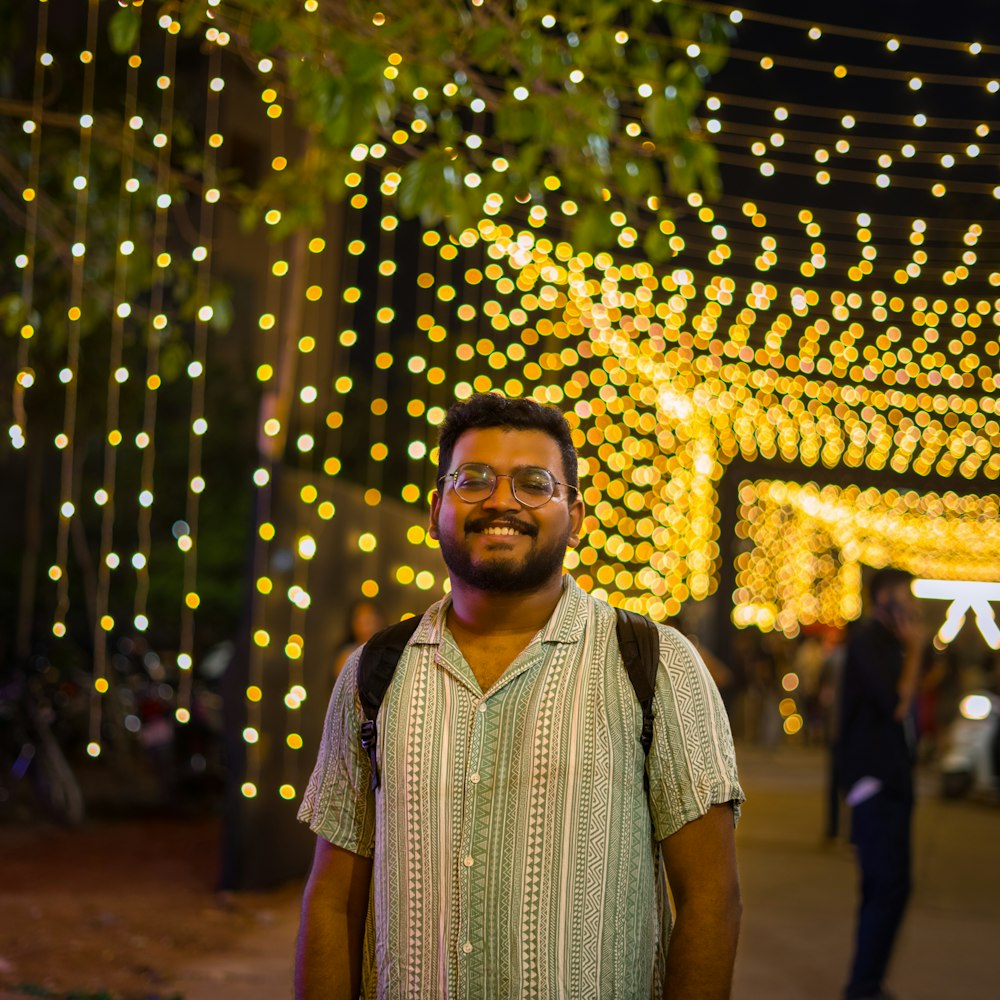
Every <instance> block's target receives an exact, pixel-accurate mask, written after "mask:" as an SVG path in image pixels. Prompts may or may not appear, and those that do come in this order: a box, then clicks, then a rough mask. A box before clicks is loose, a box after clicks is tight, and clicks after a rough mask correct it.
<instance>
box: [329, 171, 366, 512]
mask: <svg viewBox="0 0 1000 1000" xmlns="http://www.w3.org/2000/svg"><path fill="white" fill-rule="evenodd" d="M345 183H346V185H347V187H348V188H356V187H357V186H358V185H359V184H360V183H361V174H359V173H357V172H356V171H352V172H350V173H348V175H347V177H346V178H345ZM342 212H343V214H342V217H341V218H342V225H343V230H344V244H345V248H346V251H347V253H346V256H344V257H343V258H342V261H341V268H340V279H339V284H340V287H341V289H342V291H341V296H340V300H339V301H338V303H337V306H336V317H337V322H336V328H337V330H338V334H337V339H336V341H335V344H334V347H333V354H332V360H331V366H330V368H331V373H332V377H331V380H330V386H331V390H332V391H331V392H330V394H329V405H328V408H327V414H326V421H325V423H326V431H325V433H324V438H323V455H324V456H325V457H324V459H323V471H324V472H325V473H326V475H327V476H329V477H331V478H333V477H335V476H337V475H339V473H340V470H341V467H342V460H341V458H340V454H341V443H342V440H343V429H344V414H345V410H346V398H344V397H346V395H347V393H349V392H350V389H351V379H350V376H349V375H348V374H347V372H349V371H351V369H352V365H351V358H352V357H353V354H354V348H355V347H356V345H357V342H358V334H357V330H356V329H355V327H356V325H357V317H356V314H355V307H354V303H353V302H351V301H349V300H348V297H345V294H346V291H347V289H353V288H356V287H357V282H358V264H359V261H360V260H361V256H362V255H363V254H364V252H365V243H364V240H362V239H361V212H360V211H358V210H357V209H355V208H354V207H353V206H352V205H350V203H348V204H347V205H345V206H344V207H343V210H342ZM327 509H328V508H325V507H322V505H321V508H320V513H321V516H323V514H324V513H325V512H326V511H327ZM330 516H333V515H332V513H331V514H330ZM327 519H329V518H327Z"/></svg>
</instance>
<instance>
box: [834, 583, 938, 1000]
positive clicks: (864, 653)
mask: <svg viewBox="0 0 1000 1000" xmlns="http://www.w3.org/2000/svg"><path fill="white" fill-rule="evenodd" d="M911 582H912V578H911V577H910V574H909V573H906V572H904V571H903V570H898V569H893V568H887V569H881V570H878V571H877V572H876V573H875V574H874V575H873V576H872V579H871V583H870V585H869V595H870V597H871V615H870V617H869V618H868V619H867V620H865V621H864V622H862V623H861V624H860V625H859V626H858V628H857V630H856V631H855V632H854V634H853V635H852V636H851V638H850V639H849V641H848V646H847V657H846V660H845V662H844V672H843V679H842V688H841V706H840V728H839V733H838V740H837V758H838V760H837V764H838V773H839V779H840V783H841V789H842V791H843V793H844V796H845V800H846V802H847V804H848V805H849V806H850V807H851V841H852V842H853V844H854V846H855V848H856V852H857V859H858V864H859V866H860V869H861V903H860V906H859V908H858V922H857V931H856V939H855V948H854V959H853V962H852V964H851V973H850V978H849V980H848V983H847V987H846V989H845V991H844V997H845V1000H859V998H862V997H874V998H882V1000H887V998H888V994H887V993H885V992H884V991H883V989H882V980H883V978H884V977H885V972H886V968H887V966H888V964H889V958H890V955H891V954H892V947H893V944H894V942H895V940H896V934H897V932H898V930H899V927H900V924H901V923H902V920H903V913H904V911H905V909H906V902H907V899H908V898H909V895H910V837H911V835H910V825H911V818H912V813H913V760H914V743H915V733H914V727H913V713H912V704H913V696H914V692H915V690H916V685H917V671H918V666H919V652H920V634H919V630H918V627H917V620H916V601H915V598H914V597H913V593H912V591H911V589H910V584H911Z"/></svg>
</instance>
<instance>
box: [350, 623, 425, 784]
mask: <svg viewBox="0 0 1000 1000" xmlns="http://www.w3.org/2000/svg"><path fill="white" fill-rule="evenodd" d="M422 617H423V616H422V615H414V617H412V618H407V619H405V620H404V621H401V622H396V624H395V625H389V626H388V627H387V628H383V629H380V630H379V631H378V632H376V633H375V634H374V635H373V636H372V637H371V638H370V639H369V640H368V641H367V642H366V643H365V644H364V647H363V648H362V650H361V662H360V663H359V664H358V674H357V680H358V698H359V700H360V701H361V709H362V711H363V712H364V713H365V721H364V722H362V723H361V746H362V747H364V749H365V750H367V751H368V756H369V757H370V758H371V762H372V790H373V791H374V790H375V789H376V788H378V766H377V764H376V758H375V750H376V746H377V741H378V732H377V731H376V728H375V720H376V718H377V717H378V710H379V708H380V706H381V705H382V699H383V698H384V697H385V693H386V691H388V690H389V684H390V682H391V681H392V675H393V673H395V670H396V664H397V663H399V658H400V657H401V656H402V655H403V650H404V649H405V648H406V644H407V643H408V642H409V641H410V637H411V636H412V635H413V633H414V632H416V630H417V626H418V625H419V624H420V621H421V618H422Z"/></svg>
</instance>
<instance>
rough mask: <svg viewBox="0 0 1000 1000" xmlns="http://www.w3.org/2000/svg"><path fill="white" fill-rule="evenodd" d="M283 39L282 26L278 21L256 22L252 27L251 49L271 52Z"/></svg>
mask: <svg viewBox="0 0 1000 1000" xmlns="http://www.w3.org/2000/svg"><path fill="white" fill-rule="evenodd" d="M280 38H281V25H280V24H278V23H277V22H276V21H269V20H256V21H254V22H253V24H252V25H251V26H250V48H252V49H253V50H254V51H256V52H270V51H271V50H272V49H273V48H274V47H275V46H276V45H277V44H278V40H279V39H280Z"/></svg>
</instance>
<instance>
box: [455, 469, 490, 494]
mask: <svg viewBox="0 0 1000 1000" xmlns="http://www.w3.org/2000/svg"><path fill="white" fill-rule="evenodd" d="M458 485H459V486H460V487H461V488H462V489H466V490H480V489H482V490H488V489H489V488H490V477H489V476H484V475H483V474H482V473H481V472H461V473H459V475H458Z"/></svg>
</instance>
